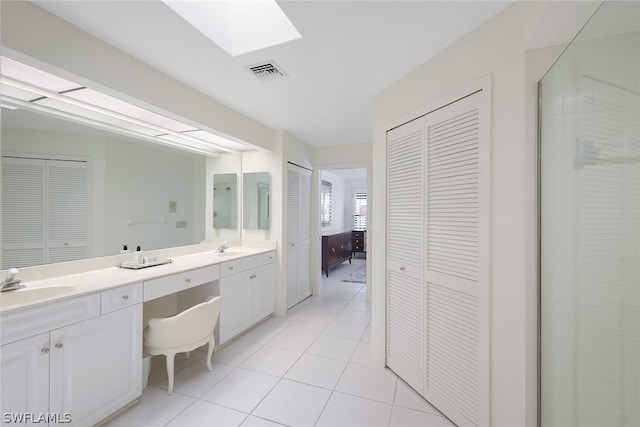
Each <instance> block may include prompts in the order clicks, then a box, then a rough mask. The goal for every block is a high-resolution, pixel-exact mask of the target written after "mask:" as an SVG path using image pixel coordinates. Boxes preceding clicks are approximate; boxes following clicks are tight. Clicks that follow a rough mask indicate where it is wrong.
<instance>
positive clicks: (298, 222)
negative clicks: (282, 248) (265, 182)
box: [285, 163, 311, 308]
mask: <svg viewBox="0 0 640 427" xmlns="http://www.w3.org/2000/svg"><path fill="white" fill-rule="evenodd" d="M286 198H287V201H286V206H287V217H286V219H285V221H286V234H287V235H286V242H287V247H286V281H287V308H291V307H292V306H294V305H295V304H297V303H298V302H300V301H302V300H303V299H304V298H306V297H308V296H310V295H311V286H310V284H311V279H310V265H311V260H310V251H311V171H309V170H307V169H305V168H302V167H299V166H296V165H293V164H290V163H289V164H287V194H286Z"/></svg>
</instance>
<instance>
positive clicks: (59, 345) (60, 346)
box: [56, 342, 64, 350]
mask: <svg viewBox="0 0 640 427" xmlns="http://www.w3.org/2000/svg"><path fill="white" fill-rule="evenodd" d="M62 347H64V344H62V343H61V342H59V343H58V344H56V349H57V350H60V349H61V348H62Z"/></svg>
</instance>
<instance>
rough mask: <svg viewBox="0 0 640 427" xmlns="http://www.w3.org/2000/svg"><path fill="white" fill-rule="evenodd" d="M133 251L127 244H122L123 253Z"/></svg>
mask: <svg viewBox="0 0 640 427" xmlns="http://www.w3.org/2000/svg"><path fill="white" fill-rule="evenodd" d="M130 252H131V251H130V250H129V249H128V248H127V245H122V250H121V251H120V253H121V254H128V253H130Z"/></svg>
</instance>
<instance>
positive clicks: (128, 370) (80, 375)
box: [50, 304, 142, 426]
mask: <svg viewBox="0 0 640 427" xmlns="http://www.w3.org/2000/svg"><path fill="white" fill-rule="evenodd" d="M141 369H142V305H141V304H138V305H136V306H133V307H128V308H124V309H122V310H117V311H114V312H112V313H109V314H106V315H104V316H100V317H97V318H94V319H89V320H86V321H84V322H80V323H75V324H73V325H70V326H67V327H64V328H60V329H56V330H54V331H51V371H50V375H51V376H50V381H51V395H50V399H51V400H50V408H51V411H52V412H60V413H70V414H71V417H72V422H73V424H74V425H83V426H84V425H92V424H95V423H96V422H98V421H101V420H102V419H104V418H106V417H107V416H109V415H111V414H112V413H114V412H116V411H117V410H118V409H120V408H122V407H123V406H125V405H126V404H128V403H129V402H131V401H133V400H135V399H136V398H137V397H139V396H140V395H141V394H142V374H141Z"/></svg>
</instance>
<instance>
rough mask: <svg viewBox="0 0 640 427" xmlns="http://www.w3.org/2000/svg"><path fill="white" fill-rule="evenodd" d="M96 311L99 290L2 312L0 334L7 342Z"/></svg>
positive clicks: (64, 324) (84, 317) (59, 326)
mask: <svg viewBox="0 0 640 427" xmlns="http://www.w3.org/2000/svg"><path fill="white" fill-rule="evenodd" d="M99 315H100V293H99V292H96V293H93V294H89V295H84V296H81V297H75V298H70V299H66V300H63V301H58V302H52V303H49V304H45V305H42V306H39V307H33V308H27V309H25V310H20V311H16V312H13V313H9V314H6V315H3V316H2V317H1V318H0V331H1V334H0V337H1V340H2V343H3V344H7V343H10V342H13V341H17V340H19V339H22V338H26V337H29V336H32V335H36V334H40V333H42V332H48V331H50V330H53V329H57V328H61V327H63V326H67V325H71V324H72V323H76V322H80V321H82V320H86V319H90V318H92V317H97V316H99Z"/></svg>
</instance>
